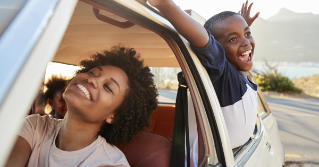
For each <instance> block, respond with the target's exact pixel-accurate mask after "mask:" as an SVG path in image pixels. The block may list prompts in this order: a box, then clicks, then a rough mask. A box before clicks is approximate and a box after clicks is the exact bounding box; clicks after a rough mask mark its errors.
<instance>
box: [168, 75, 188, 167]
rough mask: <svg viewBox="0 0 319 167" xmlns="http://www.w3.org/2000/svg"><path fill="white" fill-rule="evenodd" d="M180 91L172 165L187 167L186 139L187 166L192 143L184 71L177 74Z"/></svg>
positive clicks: (176, 112) (177, 101)
mask: <svg viewBox="0 0 319 167" xmlns="http://www.w3.org/2000/svg"><path fill="white" fill-rule="evenodd" d="M177 78H178V82H179V85H178V91H177V97H176V104H175V118H174V129H173V137H172V150H171V160H170V166H171V167H185V140H186V150H187V167H189V166H190V145H189V127H188V104H187V89H188V87H187V84H186V81H185V78H184V76H183V74H182V72H179V73H178V74H177Z"/></svg>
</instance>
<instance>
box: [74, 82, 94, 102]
mask: <svg viewBox="0 0 319 167" xmlns="http://www.w3.org/2000/svg"><path fill="white" fill-rule="evenodd" d="M76 86H77V87H78V88H79V89H80V90H81V91H82V92H83V93H84V94H85V96H86V98H87V99H89V100H91V98H90V93H89V91H88V90H87V89H86V88H85V87H84V86H83V85H81V84H77V85H76Z"/></svg>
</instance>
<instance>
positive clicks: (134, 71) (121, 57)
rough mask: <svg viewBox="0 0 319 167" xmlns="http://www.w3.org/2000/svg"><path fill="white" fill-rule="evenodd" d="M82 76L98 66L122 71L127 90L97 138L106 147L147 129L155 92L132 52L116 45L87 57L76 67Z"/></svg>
mask: <svg viewBox="0 0 319 167" xmlns="http://www.w3.org/2000/svg"><path fill="white" fill-rule="evenodd" d="M80 65H81V67H82V69H80V70H78V71H77V74H79V73H85V72H88V71H90V70H91V69H92V68H95V67H98V66H105V65H110V66H115V67H118V68H120V69H122V70H123V71H124V72H125V73H126V75H127V77H128V85H129V90H128V92H126V96H125V99H124V101H123V103H122V104H121V105H120V106H119V107H118V108H117V109H116V110H115V115H114V118H113V123H112V124H108V123H107V122H105V123H104V124H103V125H102V127H101V129H100V131H99V132H98V134H99V135H101V136H102V137H104V138H105V139H106V141H107V142H108V143H110V144H116V143H122V142H128V141H129V140H131V138H132V136H133V135H134V134H137V133H138V132H140V131H142V130H145V129H146V128H147V127H149V125H150V122H149V118H150V116H151V113H152V111H153V110H155V109H156V108H157V98H156V97H157V95H158V94H157V89H156V87H155V85H154V81H153V74H152V73H151V71H150V69H149V68H148V67H147V66H144V63H143V60H142V59H141V58H140V55H139V54H138V53H136V51H135V49H133V48H125V47H124V46H121V45H118V46H114V47H112V48H111V50H109V51H108V50H106V51H104V52H103V53H97V54H95V55H92V56H91V59H89V60H83V61H81V63H80Z"/></svg>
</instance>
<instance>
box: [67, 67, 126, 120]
mask: <svg viewBox="0 0 319 167" xmlns="http://www.w3.org/2000/svg"><path fill="white" fill-rule="evenodd" d="M128 89H129V86H128V77H127V75H126V73H125V72H124V71H123V70H122V69H120V68H118V67H115V66H100V67H95V68H93V69H91V70H90V71H89V72H87V73H80V74H78V75H76V76H75V77H74V78H73V79H72V81H71V82H70V83H69V85H68V86H67V88H66V89H65V92H64V94H63V97H64V99H65V101H66V103H67V106H68V113H69V114H72V117H73V116H76V117H79V118H81V119H82V120H84V121H86V122H90V123H101V124H103V123H104V121H106V122H108V123H112V119H113V116H114V111H115V110H116V108H117V107H119V106H120V105H121V103H122V102H123V100H124V97H125V95H126V91H127V90H128Z"/></svg>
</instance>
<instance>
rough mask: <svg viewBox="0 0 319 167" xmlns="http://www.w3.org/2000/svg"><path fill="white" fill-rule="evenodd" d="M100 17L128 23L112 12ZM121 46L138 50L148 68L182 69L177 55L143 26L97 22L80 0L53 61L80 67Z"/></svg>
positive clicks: (90, 10)
mask: <svg viewBox="0 0 319 167" xmlns="http://www.w3.org/2000/svg"><path fill="white" fill-rule="evenodd" d="M100 14H101V15H104V16H106V17H109V18H111V19H114V20H116V21H120V22H126V21H127V20H125V19H123V18H121V17H119V16H117V15H114V14H112V13H110V12H107V11H104V10H100ZM118 44H122V45H124V46H127V47H131V48H135V49H136V51H137V52H138V53H140V54H141V57H142V58H143V59H144V62H145V64H146V65H147V66H151V67H179V64H178V62H177V60H176V58H175V55H174V53H173V52H172V50H171V49H170V48H169V46H168V45H167V43H166V42H165V40H164V39H163V38H161V37H160V36H159V35H157V34H156V33H154V32H152V31H150V30H147V29H145V28H143V27H141V26H138V25H133V26H132V27H129V28H120V27H117V26H115V25H112V24H109V23H106V22H104V21H101V20H99V19H97V17H96V16H95V15H94V12H93V7H92V6H91V5H90V4H87V3H85V2H81V1H79V2H78V4H77V6H76V8H75V10H74V14H73V16H72V19H71V21H70V23H69V26H68V28H67V30H66V32H65V35H64V37H63V39H62V41H61V43H60V46H59V48H58V50H57V53H56V55H55V56H54V59H53V61H54V62H60V63H64V64H72V65H78V64H79V62H80V61H81V60H84V59H88V58H89V56H90V55H92V54H94V53H97V52H102V51H103V50H107V49H110V48H111V47H112V46H114V45H118Z"/></svg>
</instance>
